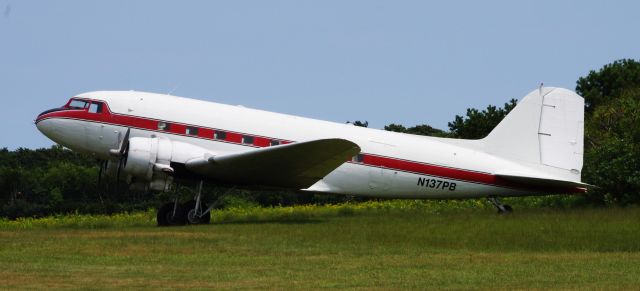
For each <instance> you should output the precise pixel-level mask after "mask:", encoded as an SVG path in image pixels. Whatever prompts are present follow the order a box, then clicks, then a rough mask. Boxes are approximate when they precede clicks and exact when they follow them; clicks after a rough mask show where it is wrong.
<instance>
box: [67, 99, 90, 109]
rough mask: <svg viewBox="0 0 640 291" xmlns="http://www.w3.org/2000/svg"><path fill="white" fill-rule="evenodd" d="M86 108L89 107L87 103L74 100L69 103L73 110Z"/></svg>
mask: <svg viewBox="0 0 640 291" xmlns="http://www.w3.org/2000/svg"><path fill="white" fill-rule="evenodd" d="M85 106H87V101H83V100H78V99H73V100H71V102H70V103H69V108H73V109H84V107H85Z"/></svg>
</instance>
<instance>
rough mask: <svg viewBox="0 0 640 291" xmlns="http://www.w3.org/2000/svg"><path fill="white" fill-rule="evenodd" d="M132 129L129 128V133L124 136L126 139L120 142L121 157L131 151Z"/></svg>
mask: <svg viewBox="0 0 640 291" xmlns="http://www.w3.org/2000/svg"><path fill="white" fill-rule="evenodd" d="M130 133H131V128H127V132H126V133H125V134H124V138H123V139H122V141H120V151H119V152H120V156H122V155H123V154H124V153H125V152H126V151H127V150H128V149H129V134H130Z"/></svg>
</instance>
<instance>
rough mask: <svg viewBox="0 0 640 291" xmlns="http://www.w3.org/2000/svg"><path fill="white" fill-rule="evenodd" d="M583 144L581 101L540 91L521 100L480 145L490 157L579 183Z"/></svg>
mask: <svg viewBox="0 0 640 291" xmlns="http://www.w3.org/2000/svg"><path fill="white" fill-rule="evenodd" d="M583 140H584V99H583V98H582V97H580V96H579V95H578V94H576V93H574V92H572V91H570V90H567V89H562V88H552V87H541V88H540V89H538V90H535V91H533V92H531V93H529V94H528V95H527V96H525V97H524V98H523V99H522V100H521V101H520V102H519V103H518V105H517V106H516V107H515V108H514V109H513V110H512V111H511V112H510V113H509V114H508V115H507V116H506V117H505V118H504V119H503V120H502V121H501V122H500V123H499V124H498V126H496V128H494V129H493V131H491V133H489V135H488V136H487V137H485V138H484V139H483V140H482V142H483V145H484V150H485V151H486V152H488V153H490V154H493V155H496V156H500V157H504V158H508V159H511V160H516V161H518V162H522V163H525V164H528V165H529V166H534V167H535V168H537V169H538V170H542V171H544V172H546V173H548V174H551V175H552V176H555V177H558V178H561V179H566V180H570V181H578V182H579V181H580V172H581V171H582V159H583V146H584V142H583Z"/></svg>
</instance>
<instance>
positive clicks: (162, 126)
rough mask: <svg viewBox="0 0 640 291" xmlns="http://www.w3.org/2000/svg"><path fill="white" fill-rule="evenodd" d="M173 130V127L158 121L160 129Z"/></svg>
mask: <svg viewBox="0 0 640 291" xmlns="http://www.w3.org/2000/svg"><path fill="white" fill-rule="evenodd" d="M170 128H171V125H170V124H169V123H168V122H166V121H158V129H159V130H164V131H168V130H169V129H170Z"/></svg>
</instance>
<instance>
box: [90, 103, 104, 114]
mask: <svg viewBox="0 0 640 291" xmlns="http://www.w3.org/2000/svg"><path fill="white" fill-rule="evenodd" d="M89 112H90V113H100V112H102V103H95V102H93V103H91V104H90V105H89Z"/></svg>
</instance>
